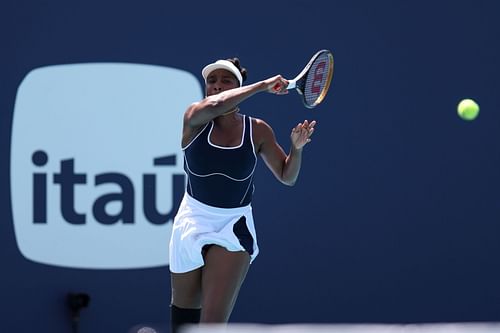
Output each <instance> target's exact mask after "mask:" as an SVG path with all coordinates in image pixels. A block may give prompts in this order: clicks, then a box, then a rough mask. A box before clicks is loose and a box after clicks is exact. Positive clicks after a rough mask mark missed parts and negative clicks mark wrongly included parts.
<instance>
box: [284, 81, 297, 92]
mask: <svg viewBox="0 0 500 333" xmlns="http://www.w3.org/2000/svg"><path fill="white" fill-rule="evenodd" d="M296 86H297V81H295V80H290V81H288V86H286V89H287V90H290V89H293V88H295V87H296Z"/></svg>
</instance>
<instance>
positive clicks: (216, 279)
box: [170, 58, 316, 332]
mask: <svg viewBox="0 0 500 333" xmlns="http://www.w3.org/2000/svg"><path fill="white" fill-rule="evenodd" d="M202 75H203V78H204V79H205V83H206V86H205V89H206V90H205V93H206V97H205V98H204V99H203V100H201V101H199V102H196V103H194V104H192V105H191V106H189V108H188V109H187V110H186V112H185V114H184V124H183V132H182V149H183V151H184V169H185V172H186V174H187V178H188V182H187V187H186V193H185V195H184V198H183V200H182V202H181V204H180V207H179V211H178V212H177V215H176V217H175V219H174V225H173V230H172V238H171V241H170V271H171V283H172V304H171V323H172V332H176V331H177V328H178V327H179V326H180V325H182V324H185V323H198V322H200V321H201V322H204V323H225V322H227V321H228V319H229V316H230V314H231V311H232V309H233V306H234V304H235V301H236V298H237V295H238V292H239V289H240V286H241V284H242V282H243V280H244V278H245V275H246V273H247V270H248V268H249V265H250V263H251V262H252V261H253V260H254V259H255V257H256V256H257V253H258V246H257V243H256V235H255V228H254V223H253V217H252V208H251V200H252V194H253V174H254V171H255V166H256V164H257V155H260V156H261V157H262V159H263V160H264V162H265V163H266V165H267V166H268V167H269V169H270V170H271V171H272V172H273V174H274V175H275V176H276V178H277V179H278V180H280V181H281V182H282V183H284V184H286V185H290V186H292V185H294V184H295V181H296V180H297V177H298V175H299V171H300V165H301V160H302V149H303V147H304V146H305V145H306V144H307V143H308V142H310V141H311V140H310V136H311V135H312V134H313V132H314V125H315V124H316V122H315V121H312V122H308V121H307V120H305V121H304V122H303V123H299V124H298V125H297V126H296V127H295V128H293V129H292V133H291V135H290V138H291V148H290V152H289V153H288V155H287V154H286V153H285V152H284V150H283V149H282V148H281V146H280V145H279V144H278V143H277V142H276V139H275V136H274V133H273V130H272V128H271V127H270V126H269V125H268V124H267V123H266V122H264V121H262V120H260V119H256V118H251V117H249V116H246V115H243V114H241V113H240V112H239V107H238V105H239V104H240V103H241V102H243V101H244V100H246V99H247V98H249V97H251V96H253V95H255V94H256V93H259V92H264V91H265V92H268V93H272V94H276V95H283V94H286V93H287V90H286V87H287V84H288V81H287V80H285V79H284V78H283V77H281V76H280V75H277V76H274V77H271V78H268V79H266V80H263V81H259V82H257V83H254V84H250V85H246V86H243V81H244V80H245V79H246V69H244V68H242V67H241V66H240V63H239V60H238V59H237V58H234V59H228V60H218V61H216V62H215V63H212V64H209V65H207V66H206V67H205V68H203V70H202Z"/></svg>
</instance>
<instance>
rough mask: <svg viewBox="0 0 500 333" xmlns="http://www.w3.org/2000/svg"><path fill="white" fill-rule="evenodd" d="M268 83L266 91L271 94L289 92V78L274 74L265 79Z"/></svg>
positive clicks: (266, 83)
mask: <svg viewBox="0 0 500 333" xmlns="http://www.w3.org/2000/svg"><path fill="white" fill-rule="evenodd" d="M264 83H265V85H266V91H267V92H268V93H271V94H276V95H285V94H288V90H287V89H286V87H288V80H287V79H285V78H284V77H282V76H281V75H276V76H273V77H271V78H269V79H267V80H265V81H264Z"/></svg>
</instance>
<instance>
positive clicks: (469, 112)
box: [457, 98, 479, 120]
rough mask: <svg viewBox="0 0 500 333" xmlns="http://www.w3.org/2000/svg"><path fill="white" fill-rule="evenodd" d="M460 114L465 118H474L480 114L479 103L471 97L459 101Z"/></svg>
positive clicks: (458, 109)
mask: <svg viewBox="0 0 500 333" xmlns="http://www.w3.org/2000/svg"><path fill="white" fill-rule="evenodd" d="M457 111H458V115H459V116H460V118H462V119H464V120H474V119H476V117H477V115H478V114H479V105H477V103H476V102H475V101H474V100H473V99H470V98H466V99H463V100H461V101H460V103H458V107H457Z"/></svg>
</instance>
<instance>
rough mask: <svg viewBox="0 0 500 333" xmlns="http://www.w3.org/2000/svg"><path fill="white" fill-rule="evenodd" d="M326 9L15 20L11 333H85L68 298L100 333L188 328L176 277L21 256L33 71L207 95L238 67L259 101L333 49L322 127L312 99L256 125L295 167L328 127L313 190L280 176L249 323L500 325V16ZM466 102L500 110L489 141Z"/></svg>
mask: <svg viewBox="0 0 500 333" xmlns="http://www.w3.org/2000/svg"><path fill="white" fill-rule="evenodd" d="M316 3H317V4H319V6H318V8H312V7H311V5H312V2H309V1H303V0H289V1H285V2H283V1H281V2H276V1H270V2H264V1H263V2H256V1H253V2H250V1H248V2H241V3H238V2H228V1H219V2H213V3H212V2H200V3H197V2H191V1H179V2H176V1H143V2H139V1H82V2H68V1H31V2H30V1H3V2H2V3H1V5H0V38H1V39H0V47H1V53H0V57H1V60H2V61H1V62H0V68H1V69H0V88H1V89H0V94H1V96H0V110H1V122H0V126H1V129H0V140H1V143H2V144H1V146H0V147H1V152H0V154H1V156H2V157H1V159H0V179H1V184H2V186H1V187H0V202H1V204H0V205H1V206H0V208H1V209H0V213H1V217H0V221H1V222H0V228H1V231H0V244H1V256H2V269H1V271H2V273H1V274H0V276H1V279H0V291H1V295H2V297H1V300H0V306H1V316H0V318H1V319H0V321H1V326H2V331H16V332H33V331H34V330H39V331H42V332H69V331H70V322H69V319H68V318H69V316H68V313H67V310H66V307H65V304H64V299H65V295H66V293H67V292H68V291H85V292H88V293H89V294H90V295H91V297H92V300H91V304H90V307H89V308H88V309H86V310H84V312H82V321H81V332H125V331H126V330H127V329H128V328H130V327H132V326H133V325H136V324H139V323H159V324H162V323H165V324H166V323H168V321H169V309H168V305H169V302H170V289H169V288H170V283H169V273H168V267H164V268H156V269H144V270H78V269H64V268H57V267H51V266H45V265H41V264H37V263H33V262H30V261H27V260H26V259H24V258H23V257H22V255H21V254H20V252H19V250H18V248H17V246H16V242H15V238H14V232H13V224H12V212H11V205H10V197H9V193H10V192H9V172H10V170H9V156H10V140H11V121H12V114H13V110H14V102H15V96H16V91H17V88H18V87H19V84H20V82H21V81H22V79H23V78H24V77H25V76H26V74H27V73H28V72H29V71H31V70H32V69H34V68H37V67H42V66H47V65H56V64H67V63H83V62H129V63H144V64H154V65H161V66H168V67H175V68H180V69H183V70H186V71H189V72H191V73H193V74H194V75H196V76H197V77H199V72H200V69H201V68H202V66H204V65H205V64H206V63H208V62H210V61H213V60H215V59H218V58H226V57H230V56H238V57H240V59H241V61H242V63H243V65H244V66H245V67H247V68H248V70H249V82H255V81H257V80H260V79H263V78H266V77H268V76H271V75H274V74H277V73H280V74H283V75H284V76H288V77H291V76H293V75H295V73H296V72H297V70H298V69H300V67H301V66H302V65H304V63H305V62H306V61H307V59H308V58H309V57H310V55H311V54H312V53H313V52H315V51H316V50H317V49H321V48H329V49H332V50H333V51H334V54H335V61H336V71H335V78H334V82H333V85H332V89H331V91H330V93H329V95H328V96H327V98H326V100H325V102H324V103H323V104H322V105H321V106H319V107H318V108H317V109H316V110H313V111H311V110H308V109H305V108H303V107H302V105H301V104H300V100H299V98H298V97H297V96H295V95H294V94H291V95H289V96H286V97H282V98H281V99H277V98H276V97H275V96H271V95H265V94H261V95H257V96H255V97H253V98H252V99H250V100H248V101H246V102H244V103H243V105H242V112H243V113H247V114H250V115H252V116H255V117H259V118H263V119H265V120H266V121H267V122H268V123H269V124H271V125H272V126H273V128H274V129H275V132H276V136H277V138H278V140H279V141H280V142H281V143H282V144H283V146H284V147H285V149H288V147H289V144H288V135H289V132H290V129H291V128H292V127H293V126H294V125H295V124H296V123H297V122H298V121H301V120H303V119H306V118H307V119H311V118H314V119H316V120H317V121H318V125H317V132H316V133H315V135H314V137H313V141H312V143H311V144H310V145H309V146H308V147H307V149H306V151H305V153H304V160H305V161H304V164H303V169H302V173H301V176H300V179H299V182H298V183H297V185H296V186H295V187H294V188H287V187H285V186H282V185H280V184H279V183H278V182H277V181H276V180H274V179H273V177H272V175H271V173H270V172H269V171H268V170H267V169H266V168H265V167H264V164H263V163H262V161H261V162H260V165H259V168H258V171H257V180H256V187H257V188H256V194H255V195H256V197H255V201H254V213H255V219H256V223H257V230H258V234H259V243H260V248H261V254H260V256H259V257H258V259H257V260H256V261H255V263H254V264H253V265H252V267H251V270H250V272H249V275H248V277H247V280H246V283H245V284H244V286H243V288H242V290H241V293H240V298H239V301H238V303H237V306H236V309H235V311H234V313H233V316H232V320H233V321H237V322H266V323H284V322H357V323H358V322H391V323H398V322H438V321H441V322H442V321H498V320H500V286H499V283H498V282H499V281H500V260H499V259H500V175H499V170H500V145H499V135H500V134H499V133H500V114H499V111H500V99H499V98H498V91H499V89H500V46H499V40H500V23H499V20H498V12H499V10H500V5H498V3H497V2H496V1H493V0H490V1H487V0H484V1H483V0H480V1H467V0H460V1H427V0H424V1H414V2H404V1H396V0H394V1H390V0H385V1H369V0H358V1H327V0H320V1H318V2H316ZM200 83H201V80H200ZM466 97H471V98H474V99H476V100H477V101H478V102H479V103H480V105H481V114H480V116H479V117H478V118H477V119H476V120H475V121H473V122H465V121H463V120H461V119H460V118H458V116H457V115H456V105H457V103H458V101H459V100H460V99H462V98H466ZM167 241H168V240H167V239H166V240H165V242H167Z"/></svg>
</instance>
